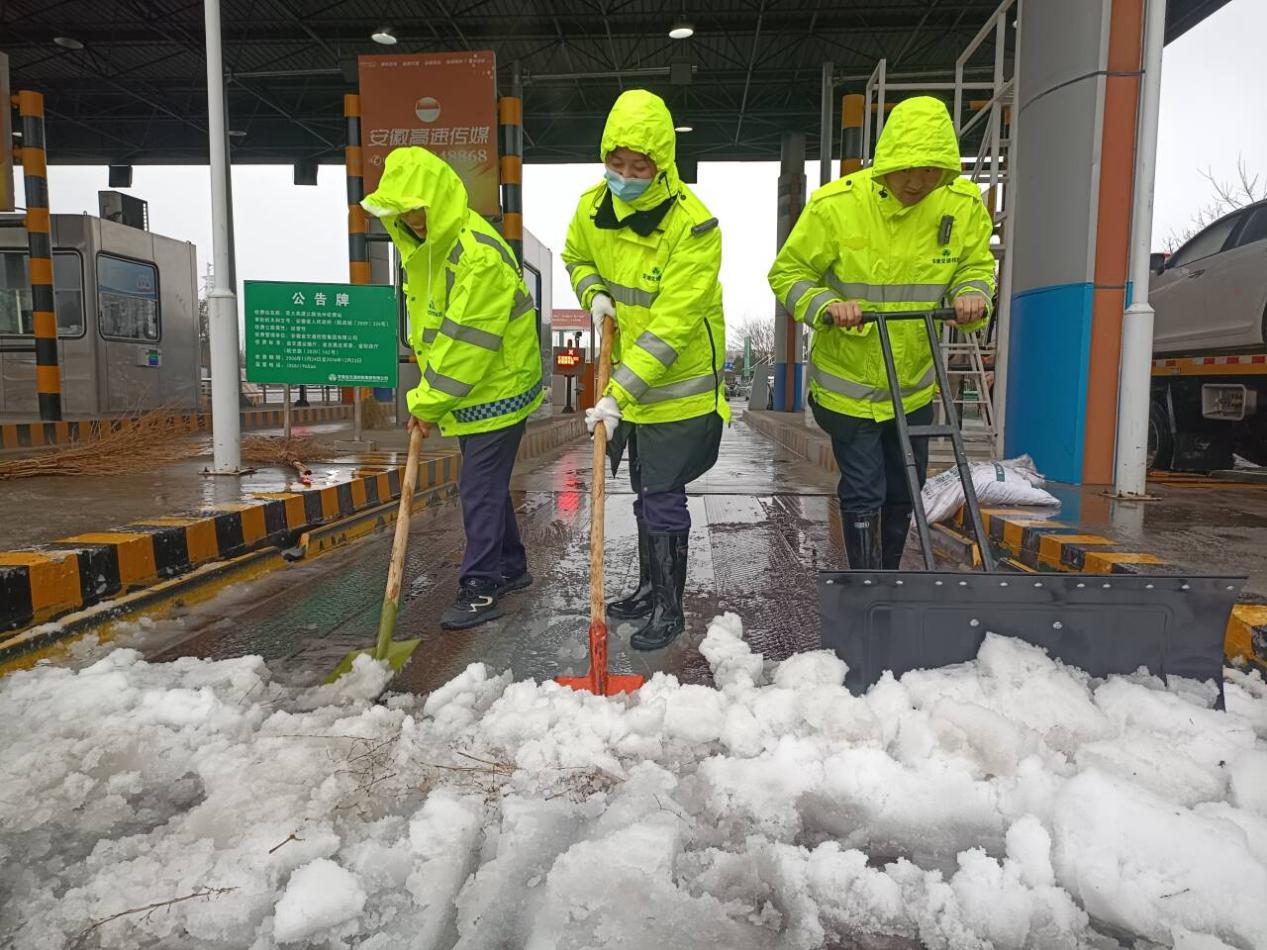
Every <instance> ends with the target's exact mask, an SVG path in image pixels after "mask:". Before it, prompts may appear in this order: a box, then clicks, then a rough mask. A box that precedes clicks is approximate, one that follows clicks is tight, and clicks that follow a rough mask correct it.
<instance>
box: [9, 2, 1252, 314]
mask: <svg viewBox="0 0 1267 950" xmlns="http://www.w3.org/2000/svg"><path fill="white" fill-rule="evenodd" d="M1264 37H1267V2H1264V0H1232V2H1231V3H1229V4H1228V5H1227V6H1225V7H1224V8H1223V9H1221V10H1220V11H1218V12H1217V13H1215V14H1214V15H1213V16H1211V17H1210V18H1209V19H1207V20H1206V21H1205V22H1204V23H1202V24H1201V25H1200V26H1198V27H1197V28H1196V29H1194V30H1192V31H1190V32H1189V33H1187V34H1185V35H1184V36H1183V37H1181V38H1180V39H1179V40H1177V41H1176V42H1175V43H1172V44H1171V45H1170V46H1169V47H1167V48H1166V55H1165V63H1164V68H1163V69H1164V71H1163V80H1162V113H1161V129H1160V141H1159V146H1158V153H1159V154H1158V166H1157V197H1156V210H1155V219H1154V238H1155V240H1154V246H1156V247H1158V248H1159V249H1160V247H1161V245H1162V242H1163V241H1164V239H1165V237H1166V236H1167V235H1169V234H1171V233H1172V232H1173V231H1175V230H1177V229H1180V228H1182V227H1183V226H1184V225H1185V224H1186V223H1187V222H1188V221H1190V220H1191V218H1192V216H1193V215H1194V213H1195V212H1196V211H1197V210H1198V209H1199V208H1201V207H1203V206H1205V205H1208V204H1209V203H1210V200H1211V194H1210V187H1209V185H1208V183H1207V182H1206V181H1205V180H1204V179H1203V178H1202V177H1201V174H1200V172H1201V171H1202V170H1203V169H1207V168H1208V169H1210V170H1211V171H1212V172H1213V174H1214V175H1215V177H1217V178H1220V179H1225V178H1230V177H1231V176H1233V175H1234V174H1235V170H1236V162H1237V157H1238V156H1239V155H1243V156H1244V157H1245V158H1246V159H1247V160H1248V161H1249V163H1250V166H1251V168H1252V169H1254V170H1256V171H1261V172H1263V173H1265V174H1267V112H1265V111H1264V103H1267V68H1264V65H1263V58H1262V57H1263V38H1264ZM528 105H529V108H531V103H530V102H529V104H528ZM595 149H596V150H597V143H595ZM53 158H54V161H55V160H56V156H53ZM601 172H602V170H601V167H600V166H599V164H598V161H597V158H596V159H595V162H594V163H593V164H592V165H571V166H558V165H528V166H526V167H525V169H524V212H525V222H526V226H527V227H528V229H529V230H531V231H532V232H533V233H534V234H536V235H537V236H538V237H539V238H540V239H541V240H542V241H543V242H545V244H547V245H548V246H550V247H551V248H552V249H553V250H554V251H555V264H556V266H555V280H554V286H555V295H554V305H555V307H574V306H576V302H575V299H574V298H573V296H572V293H571V290H570V288H569V287H568V285H567V280H566V275H565V274H564V271H563V269H562V266H561V265H560V264H559V263H558V252H559V251H561V250H562V247H563V239H564V235H565V232H566V228H567V223H568V220H569V218H570V217H571V214H572V211H573V210H574V208H575V204H576V199H577V196H578V195H579V194H580V193H581V192H582V191H583V190H584V189H585V188H587V187H589V186H590V185H591V184H593V183H594V182H595V181H597V180H598V178H599V177H600V175H601ZM776 175H777V166H776V165H775V164H774V163H758V162H752V163H708V164H702V165H701V166H700V172H699V179H700V180H699V183H698V185H696V186H695V190H696V193H697V194H698V195H699V197H700V198H701V199H702V200H703V201H704V203H705V204H707V205H708V206H709V208H710V209H711V210H712V212H713V213H714V214H715V215H717V217H718V218H720V220H721V225H722V230H723V234H724V247H725V250H724V258H723V265H722V282H723V285H724V287H725V304H726V313H727V318H728V321H730V322H735V323H737V322H739V321H740V320H742V319H743V318H745V317H747V316H760V315H765V314H768V313H770V312H772V310H773V301H772V299H771V297H770V292H769V289H768V287H767V285H766V283H765V273H766V271H767V269H768V268H769V265H770V261H771V259H772V257H773V255H774V250H775V247H774V218H775V199H776ZM809 175H810V184H811V186H813V185H816V184H817V181H818V178H817V175H818V170H817V166H814V167H813V168H812V170H811V171H810V172H809ZM19 179H20V176H19ZM20 187H21V186H20V183H19V192H18V194H19V195H20V194H21V191H20ZM49 187H50V193H51V203H52V208H53V211H54V212H62V213H66V212H70V213H79V212H81V211H90V212H91V213H94V214H95V213H96V208H97V197H96V195H97V191H98V190H99V189H103V188H106V187H107V182H106V169H105V168H88V167H78V166H66V165H54V166H51V167H50V169H49ZM233 187H234V215H235V225H236V235H237V269H238V279H239V280H240V281H241V280H249V279H267V280H287V279H289V280H346V278H347V237H346V230H345V227H346V224H345V222H346V211H345V205H344V201H345V197H344V196H345V194H346V192H345V182H344V172H343V168H342V167H341V166H333V165H323V166H321V169H320V175H319V179H318V185H317V187H296V186H294V185H292V184H291V168H290V166H235V168H234V172H233ZM131 193H132V194H134V195H137V196H138V197H141V198H144V199H145V200H147V201H148V202H149V210H150V226H151V228H152V230H154V231H155V232H158V233H160V234H166V235H170V236H172V237H178V238H182V239H185V240H190V241H193V242H194V243H195V244H197V245H198V263H199V269H200V271H202V270H204V269H205V266H206V262H207V261H209V260H210V259H211V226H210V214H211V199H210V191H209V181H208V172H207V169H206V168H195V167H155V166H144V165H139V166H136V169H135V173H134V178H133V187H132V189H131Z"/></svg>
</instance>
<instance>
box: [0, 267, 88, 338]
mask: <svg viewBox="0 0 1267 950" xmlns="http://www.w3.org/2000/svg"><path fill="white" fill-rule="evenodd" d="M28 259H29V255H27V254H26V253H24V252H22V251H5V252H3V253H0V335H4V336H33V335H34V333H35V318H34V313H33V309H32V306H31V284H30V275H29V273H28V269H27V261H28ZM53 310H54V312H55V313H56V314H57V335H58V336H59V337H61V338H63V339H68V338H72V337H79V336H83V335H84V271H83V266H82V265H81V264H80V260H79V255H78V254H77V253H75V252H74V251H54V252H53Z"/></svg>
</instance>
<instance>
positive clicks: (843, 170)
mask: <svg viewBox="0 0 1267 950" xmlns="http://www.w3.org/2000/svg"><path fill="white" fill-rule="evenodd" d="M865 112H866V97H865V96H861V95H858V94H857V93H851V94H850V95H847V96H845V97H843V98H842V99H841V100H840V128H841V133H842V137H843V141H842V143H841V144H842V146H843V147H842V148H841V151H840V177H841V178H844V177H845V176H846V175H852V174H853V173H854V172H856V171H858V169H860V168H862V159H863V154H862V123H863V115H864V114H865Z"/></svg>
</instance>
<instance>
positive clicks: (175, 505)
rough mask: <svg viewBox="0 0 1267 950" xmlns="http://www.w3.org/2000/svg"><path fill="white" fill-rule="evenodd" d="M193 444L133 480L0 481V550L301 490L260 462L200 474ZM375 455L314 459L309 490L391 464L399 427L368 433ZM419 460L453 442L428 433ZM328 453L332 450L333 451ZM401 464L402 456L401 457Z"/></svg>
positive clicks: (194, 438) (304, 430)
mask: <svg viewBox="0 0 1267 950" xmlns="http://www.w3.org/2000/svg"><path fill="white" fill-rule="evenodd" d="M281 434H282V430H281V429H280V428H278V429H259V430H255V431H252V432H247V433H244V435H246V436H280V435H281ZM292 434H293V436H294V437H295V438H297V439H299V438H311V439H315V440H317V441H319V442H321V443H323V444H327V445H331V446H333V445H334V444H335V443H337V442H339V441H341V440H345V439H350V438H351V436H352V425H351V423H350V422H336V423H324V424H320V425H309V426H295V427H294V428H293V430H292ZM185 438H188V439H189V440H190V442H191V446H192V449H191V450H192V452H193V453H194V454H193V455H192V456H191V457H190V458H189V459H187V460H186V461H182V462H175V463H172V464H170V465H163V466H160V467H158V468H155V469H152V470H150V471H147V472H137V473H134V474H131V475H79V476H74V477H67V476H57V475H47V476H40V477H37V478H21V479H13V480H11V481H4V482H0V486H2V487H0V490H2V491H3V497H4V502H5V509H6V515H5V517H4V519H3V522H2V523H0V550H4V549H12V548H20V547H29V546H31V545H35V544H43V543H46V542H49V541H53V540H55V539H57V538H66V537H72V536H74V535H77V534H83V533H85V532H92V531H106V530H110V529H112V528H116V527H119V526H120V525H124V524H128V523H130V522H134V521H140V520H143V519H146V518H154V517H161V516H169V515H176V514H183V513H185V512H191V511H198V510H201V509H206V508H211V507H214V506H216V505H220V504H230V503H235V502H241V501H243V500H247V499H249V498H250V497H251V496H253V495H255V494H256V493H259V492H280V491H297V490H299V489H300V488H303V487H304V486H303V485H301V484H300V482H299V479H298V475H297V473H295V472H294V471H293V470H291V469H287V468H285V467H283V466H271V465H261V466H259V467H258V470H257V471H256V472H255V473H254V474H250V475H244V476H241V477H232V478H230V477H223V476H210V475H206V474H204V473H205V470H206V469H208V468H210V467H211V439H210V436H209V435H208V434H198V435H190V436H186V437H185ZM366 438H367V439H369V440H372V441H374V442H375V444H376V452H375V453H373V454H370V453H357V454H356V455H355V456H353V455H350V454H346V453H339V452H336V453H335V454H334V456H333V457H332V458H331V459H330V460H329V461H324V462H312V461H309V462H308V465H309V467H311V468H312V470H313V471H312V487H318V488H319V487H322V486H324V485H330V484H335V483H337V482H339V481H345V480H346V479H347V478H348V477H349V475H350V474H351V473H352V472H354V471H355V470H356V469H357V468H359V467H361V466H362V465H363V464H366V463H373V464H384V465H389V464H396V463H397V461H398V456H397V454H396V453H403V452H404V450H405V449H406V447H407V439H406V438H405V435H404V432H403V430H397V429H392V430H387V431H381V432H368V433H366ZM425 446H426V448H425V456H424V457H427V458H434V457H436V456H437V455H440V454H443V453H446V452H455V451H457V441H456V440H455V439H441V438H440V437H438V436H433V437H432V438H430V439H428V440H427V441H426V443H425ZM332 451H333V449H332ZM399 461H400V464H403V454H401V455H400V456H399Z"/></svg>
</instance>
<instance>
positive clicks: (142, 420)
mask: <svg viewBox="0 0 1267 950" xmlns="http://www.w3.org/2000/svg"><path fill="white" fill-rule="evenodd" d="M80 428H81V433H80V437H79V441H78V442H72V443H70V444H69V445H65V446H61V447H59V448H55V449H51V450H49V451H47V452H43V453H41V454H39V455H31V456H28V457H26V458H19V459H14V460H12V461H9V462H0V481H2V480H4V479H10V478H35V477H37V476H40V475H131V474H133V473H135V472H144V471H149V470H151V469H153V468H155V467H157V466H159V465H166V464H168V463H170V462H179V461H181V460H182V459H187V458H190V457H192V456H194V455H197V454H198V443H197V442H196V441H195V440H193V439H191V438H190V433H189V432H188V430H187V429H186V428H185V425H184V423H183V422H182V420H181V418H180V417H179V416H178V415H173V413H172V412H171V411H170V410H167V409H155V410H153V411H151V412H147V413H145V414H144V415H140V416H133V417H129V418H126V419H117V420H103V421H102V422H101V423H100V425H98V424H97V423H93V424H92V428H91V429H89V428H88V424H87V423H84V424H83V425H82V426H81V427H80Z"/></svg>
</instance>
